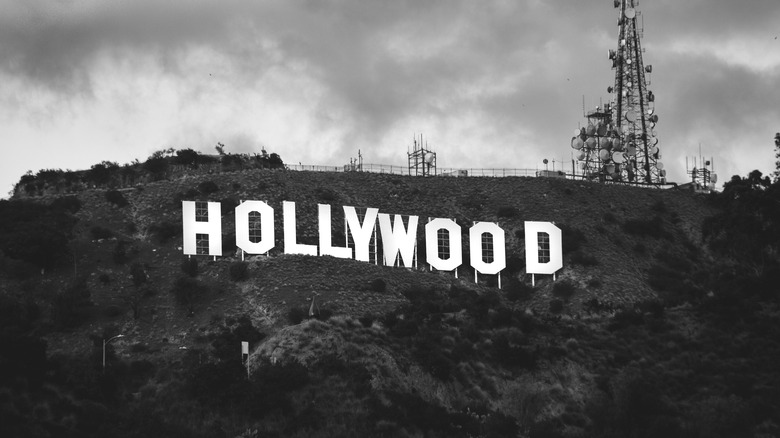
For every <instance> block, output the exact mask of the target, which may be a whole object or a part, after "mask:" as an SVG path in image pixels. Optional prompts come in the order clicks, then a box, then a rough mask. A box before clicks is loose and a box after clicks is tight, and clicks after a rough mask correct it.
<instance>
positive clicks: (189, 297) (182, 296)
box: [171, 277, 208, 314]
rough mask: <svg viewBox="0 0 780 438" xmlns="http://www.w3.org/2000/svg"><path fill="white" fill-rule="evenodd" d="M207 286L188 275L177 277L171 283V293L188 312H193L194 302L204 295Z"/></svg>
mask: <svg viewBox="0 0 780 438" xmlns="http://www.w3.org/2000/svg"><path fill="white" fill-rule="evenodd" d="M207 292H208V286H206V285H205V284H203V283H201V282H200V281H198V280H196V279H194V278H190V277H179V278H178V279H176V281H175V282H174V283H173V288H171V293H172V294H173V296H174V298H175V299H176V302H177V303H179V304H180V305H182V306H184V307H185V308H186V309H187V311H189V313H191V314H192V313H194V311H195V304H196V303H197V302H198V301H199V300H200V299H201V298H202V297H203V296H205V295H206V293H207Z"/></svg>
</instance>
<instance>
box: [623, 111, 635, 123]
mask: <svg viewBox="0 0 780 438" xmlns="http://www.w3.org/2000/svg"><path fill="white" fill-rule="evenodd" d="M624 116H625V117H626V120H628V121H629V122H631V123H634V122H636V113H635V112H634V111H631V110H629V111H626V112H625V114H624Z"/></svg>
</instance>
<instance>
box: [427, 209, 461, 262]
mask: <svg viewBox="0 0 780 438" xmlns="http://www.w3.org/2000/svg"><path fill="white" fill-rule="evenodd" d="M439 230H446V231H447V234H448V236H449V237H448V238H447V240H448V241H449V252H450V258H448V259H447V260H443V259H442V258H440V257H439ZM425 256H426V258H427V261H428V264H430V265H431V266H433V267H434V268H435V269H438V270H440V271H454V270H455V269H457V268H458V266H460V264H461V263H463V251H462V249H461V237H460V226H459V225H458V224H456V223H455V221H453V220H452V219H442V218H436V219H434V220H432V221H430V222H428V223H427V224H425Z"/></svg>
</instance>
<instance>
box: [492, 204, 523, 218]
mask: <svg viewBox="0 0 780 438" xmlns="http://www.w3.org/2000/svg"><path fill="white" fill-rule="evenodd" d="M519 214H520V211H518V210H517V208H515V207H513V206H511V205H504V206H501V207H498V210H496V216H498V217H505V218H512V217H516V216H518V215H519Z"/></svg>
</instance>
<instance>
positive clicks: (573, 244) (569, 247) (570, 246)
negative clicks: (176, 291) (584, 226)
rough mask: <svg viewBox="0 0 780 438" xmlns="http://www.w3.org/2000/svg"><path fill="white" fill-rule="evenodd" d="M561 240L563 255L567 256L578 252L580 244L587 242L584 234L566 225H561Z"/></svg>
mask: <svg viewBox="0 0 780 438" xmlns="http://www.w3.org/2000/svg"><path fill="white" fill-rule="evenodd" d="M560 228H561V240H563V243H562V245H563V248H562V249H563V253H564V254H568V253H571V252H574V251H577V250H579V249H580V248H581V247H582V244H583V243H585V242H587V241H588V239H587V238H586V237H585V233H583V232H582V231H580V230H578V229H576V228H572V227H570V226H567V225H561V226H560Z"/></svg>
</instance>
